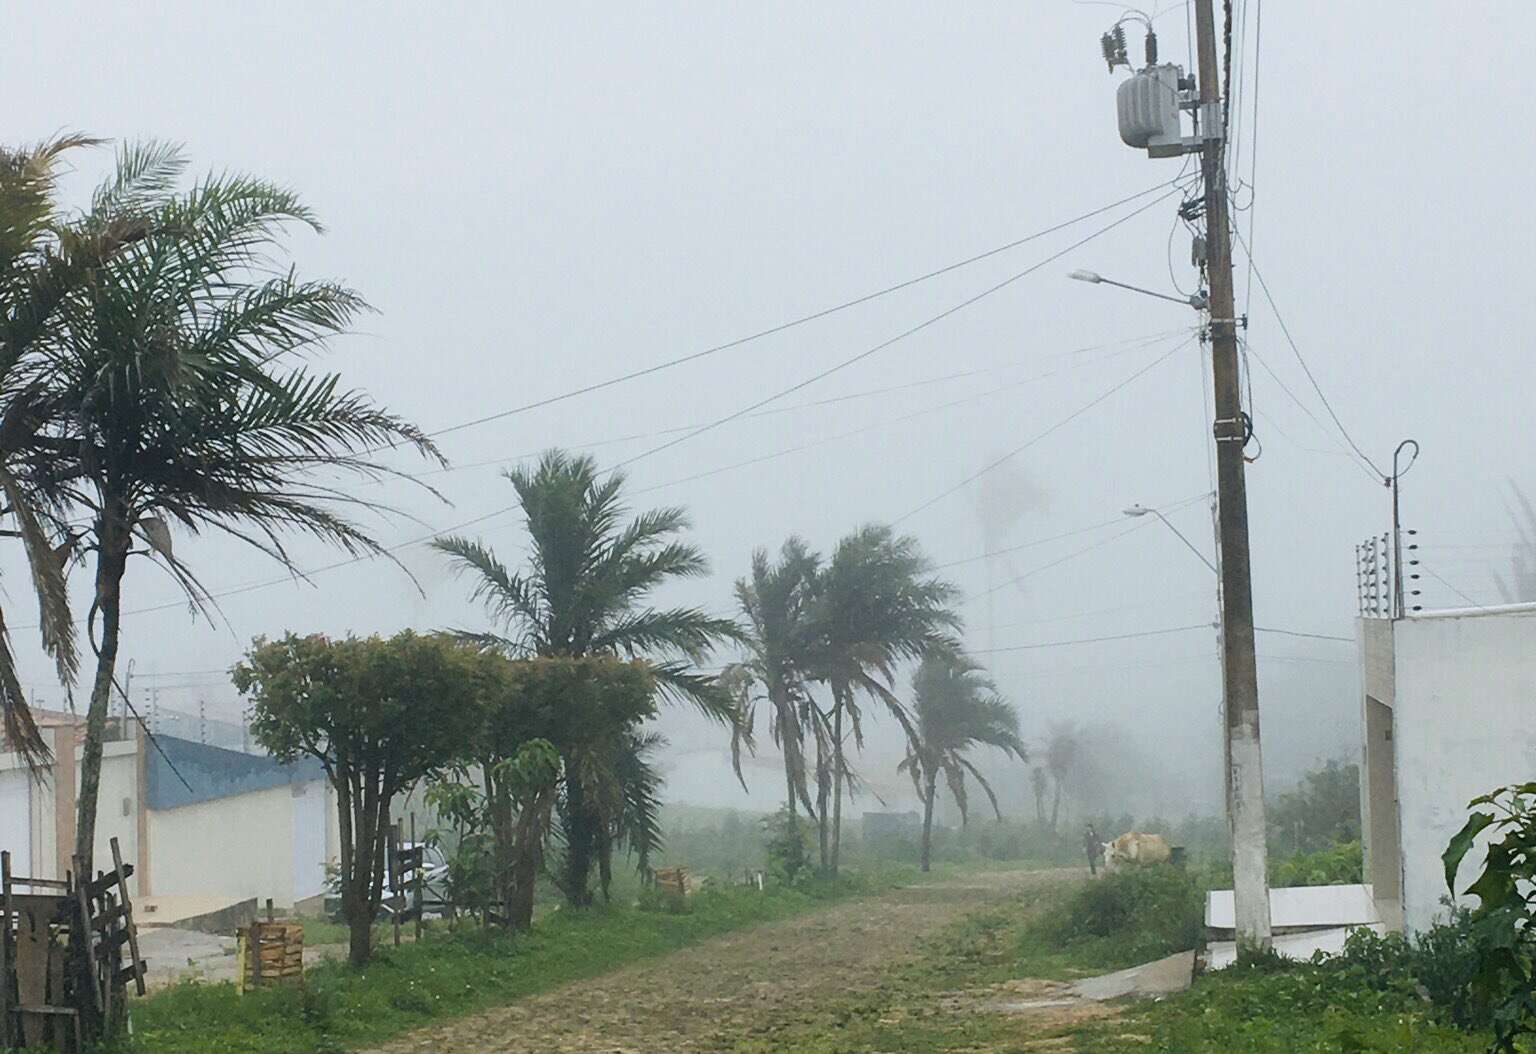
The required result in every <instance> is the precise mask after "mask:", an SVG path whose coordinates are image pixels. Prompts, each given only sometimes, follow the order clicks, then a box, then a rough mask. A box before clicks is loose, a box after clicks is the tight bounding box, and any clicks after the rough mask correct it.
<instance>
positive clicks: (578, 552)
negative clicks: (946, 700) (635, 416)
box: [433, 450, 739, 907]
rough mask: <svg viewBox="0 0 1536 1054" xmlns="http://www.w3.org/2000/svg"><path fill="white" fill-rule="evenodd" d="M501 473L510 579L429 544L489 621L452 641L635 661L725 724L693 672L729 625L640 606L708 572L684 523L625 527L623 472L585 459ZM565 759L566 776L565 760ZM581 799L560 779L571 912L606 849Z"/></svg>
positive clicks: (465, 553) (659, 513) (640, 519)
mask: <svg viewBox="0 0 1536 1054" xmlns="http://www.w3.org/2000/svg"><path fill="white" fill-rule="evenodd" d="M505 475H506V478H507V480H508V481H509V482H510V483H511V484H512V488H513V490H515V491H516V493H517V499H518V502H519V504H520V505H521V506H522V509H523V515H524V520H525V522H526V525H527V529H528V534H529V538H530V539H531V541H532V543H533V551H532V553H531V555H530V557H529V563H528V568H527V570H526V571H524V572H513V571H512V570H510V569H509V568H508V567H507V566H506V565H505V564H503V563H502V562H501V561H500V560H499V559H498V558H497V556H496V554H495V553H494V552H492V551H491V550H490V549H488V548H486V547H485V546H484V545H483V544H481V543H480V542H476V541H472V540H470V539H467V538H460V537H453V538H443V539H440V540H438V541H437V542H435V543H433V544H434V545H435V546H436V547H437V548H438V549H439V550H440V551H442V552H444V553H446V554H447V555H448V556H449V557H451V558H452V560H453V563H454V564H455V566H456V567H457V568H458V569H459V570H460V571H462V572H464V573H467V574H470V575H471V576H473V578H474V590H473V592H472V594H471V595H472V598H473V599H474V600H476V601H480V602H482V603H483V604H484V605H485V608H486V610H487V611H488V612H489V614H490V616H491V618H492V619H493V620H494V622H495V623H496V624H497V628H496V629H495V630H493V631H491V632H475V633H464V634H462V635H463V636H464V637H466V638H467V639H470V640H473V641H476V642H477V643H479V644H481V645H482V646H484V647H490V648H495V649H497V650H500V651H503V652H505V653H507V654H509V655H514V656H566V657H581V656H588V655H618V656H623V657H627V658H643V659H646V660H647V661H649V663H650V665H651V669H652V672H653V673H654V674H655V677H656V683H657V686H658V688H659V690H660V691H661V693H662V694H663V695H664V696H667V697H670V698H671V699H672V700H674V701H679V702H685V703H689V704H691V705H693V706H695V707H696V708H698V709H699V711H700V712H702V713H703V714H704V715H705V716H707V717H709V718H711V719H713V720H715V721H718V722H720V723H721V724H733V723H734V721H735V705H734V703H733V701H732V699H731V697H730V695H729V693H728V692H726V691H724V690H723V689H722V688H721V687H720V684H719V682H718V679H717V678H716V677H713V676H707V675H705V674H702V673H700V672H698V670H697V669H696V666H697V664H698V663H699V662H701V661H702V660H703V659H704V658H705V656H706V655H707V654H708V653H709V651H710V650H711V649H712V648H713V647H714V646H716V645H717V644H719V643H721V642H724V641H729V640H735V639H737V637H738V636H739V632H738V629H737V627H736V624H735V623H734V622H732V621H731V620H729V619H722V618H716V617H715V616H712V615H710V614H708V613H707V612H705V611H703V610H701V609H699V608H694V607H680V608H666V609H657V608H654V607H651V606H649V605H648V604H647V602H646V601H647V597H648V595H649V594H650V593H651V592H653V591H654V590H656V589H657V588H659V587H660V586H662V585H664V584H665V583H667V582H669V581H672V580H674V579H679V578H696V577H699V576H701V575H703V574H705V573H706V572H707V570H708V566H709V565H708V562H707V561H706V560H705V558H704V555H703V553H701V552H700V551H699V550H698V549H697V548H695V547H694V546H692V545H689V544H687V543H685V542H681V541H678V540H677V535H679V534H680V533H682V532H683V531H684V530H686V529H687V528H688V526H689V522H688V516H687V514H686V513H685V512H684V511H683V510H682V509H680V508H662V509H653V510H651V511H649V512H644V513H640V514H639V515H636V516H634V517H633V518H629V510H628V508H627V507H626V506H625V504H624V500H623V492H624V483H625V477H624V475H623V473H621V472H610V473H608V474H607V475H606V476H605V475H604V474H603V473H601V472H600V471H599V470H598V467H597V462H596V461H594V460H593V459H592V458H590V457H586V456H573V455H571V454H567V453H565V452H564V451H560V450H551V451H549V452H548V453H546V454H545V455H544V456H543V457H542V458H541V459H540V460H539V463H538V464H537V465H536V466H535V467H533V468H532V469H528V468H517V469H513V470H511V471H508V472H507V473H505ZM555 745H556V746H557V747H559V748H561V749H562V750H565V749H566V748H567V745H566V744H560V743H557V744H555ZM565 760H566V761H567V766H566V767H567V771H568V772H569V771H570V770H571V768H572V766H571V765H570V764H569V762H570V761H571V760H572V759H571V758H570V757H566V758H565ZM614 763H615V764H617V759H615V760H614ZM590 797H591V795H589V789H588V781H586V780H583V779H573V778H570V777H569V775H568V777H567V779H566V781H565V787H564V790H563V799H562V805H563V809H562V825H563V827H564V833H565V851H566V857H565V868H564V870H565V875H564V882H563V884H564V886H565V893H566V897H567V900H568V901H569V902H570V903H571V905H572V906H577V907H580V906H584V905H587V904H590V903H591V902H592V893H591V889H590V875H591V870H592V866H593V863H594V857H597V858H598V860H597V862H598V863H599V864H601V863H602V859H601V858H603V857H604V856H605V855H606V854H607V853H608V852H609V851H611V844H612V842H611V839H607V838H605V837H604V835H603V831H604V830H605V823H606V821H605V818H604V817H605V814H604V811H603V809H602V808H601V802H599V801H593V800H589V798H590Z"/></svg>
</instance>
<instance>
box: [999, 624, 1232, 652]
mask: <svg viewBox="0 0 1536 1054" xmlns="http://www.w3.org/2000/svg"><path fill="white" fill-rule="evenodd" d="M1210 628H1211V624H1210V623H1209V622H1197V623H1194V624H1193V625H1189V626H1172V627H1170V628H1168V629H1147V630H1141V631H1139V632H1136V633H1116V634H1112V635H1110V636H1106V637H1079V638H1078V639H1077V640H1053V641H1047V642H1045V643H1043V644H1013V645H1009V646H1008V647H1005V648H980V649H973V650H972V651H971V652H970V654H972V655H993V654H996V653H998V652H1011V651H1038V650H1040V649H1041V648H1070V647H1075V646H1077V645H1079V644H1104V643H1107V642H1109V641H1117V640H1138V639H1140V638H1142V637H1166V636H1169V635H1170V634H1173V633H1189V632H1190V631H1192V630H1197V629H1205V630H1208V629H1210Z"/></svg>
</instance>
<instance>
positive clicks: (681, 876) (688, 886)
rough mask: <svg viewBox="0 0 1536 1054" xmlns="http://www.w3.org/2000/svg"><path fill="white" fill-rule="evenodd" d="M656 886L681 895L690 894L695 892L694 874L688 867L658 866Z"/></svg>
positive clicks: (663, 890) (666, 891)
mask: <svg viewBox="0 0 1536 1054" xmlns="http://www.w3.org/2000/svg"><path fill="white" fill-rule="evenodd" d="M656 888H657V889H659V890H661V891H662V892H664V893H675V894H676V895H677V896H680V897H686V896H690V895H691V894H692V893H693V876H692V875H690V874H689V873H688V869H687V868H686V867H661V868H657V869H656Z"/></svg>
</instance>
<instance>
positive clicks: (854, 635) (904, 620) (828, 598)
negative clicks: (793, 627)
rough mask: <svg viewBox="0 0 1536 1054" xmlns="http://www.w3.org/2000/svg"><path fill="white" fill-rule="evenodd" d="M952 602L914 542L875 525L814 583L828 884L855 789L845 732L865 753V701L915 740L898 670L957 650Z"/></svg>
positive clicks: (853, 537) (850, 539) (811, 650)
mask: <svg viewBox="0 0 1536 1054" xmlns="http://www.w3.org/2000/svg"><path fill="white" fill-rule="evenodd" d="M957 595H958V594H957V591H956V589H955V587H954V586H952V585H950V584H949V583H947V582H944V581H942V580H941V579H938V578H934V577H932V576H931V575H930V574H929V564H928V560H927V558H926V557H924V556H923V553H922V549H921V548H920V546H919V545H918V543H917V540H916V539H915V538H911V537H907V536H898V535H896V534H895V532H893V531H892V530H891V528H890V527H887V526H884V525H878V524H872V525H869V526H865V527H861V528H859V529H858V530H857V531H855V532H854V533H853V534H850V535H848V536H847V537H845V538H843V539H842V540H841V541H840V542H838V544H837V548H836V550H835V551H834V552H833V554H832V558H831V560H830V561H828V563H827V567H826V570H825V571H824V572H823V573H822V574H821V575H820V576H819V577H818V579H817V583H816V592H815V599H814V602H813V603H812V605H811V615H810V620H809V621H810V634H809V637H810V643H809V645H808V649H807V655H808V658H807V664H808V666H809V667H810V669H811V670H812V675H813V677H814V678H815V679H816V680H819V681H821V682H823V683H825V684H826V685H827V686H828V687H829V688H830V689H831V694H832V710H831V714H830V715H828V717H827V720H826V726H827V728H826V739H827V759H828V764H827V765H826V766H825V770H824V771H823V772H822V773H821V777H822V778H821V779H819V780H818V795H819V798H820V800H819V801H818V803H817V804H818V809H817V812H818V814H819V818H820V820H821V832H820V833H821V843H822V851H823V859H822V867H823V869H824V870H826V871H828V872H830V873H832V874H836V873H837V867H838V855H839V842H840V840H841V836H842V810H843V788H844V786H845V785H846V786H848V787H849V789H850V791H851V789H852V780H853V772H852V770H851V768H850V767H849V765H848V759H847V744H846V741H845V740H846V736H845V732H844V726H845V725H846V726H847V727H848V730H849V732H851V734H852V736H853V739H854V744H855V746H857V747H860V748H862V747H863V744H864V733H863V725H862V718H863V714H862V711H861V709H860V706H859V699H860V697H861V696H863V697H866V698H868V699H870V700H871V701H873V702H874V703H875V704H876V705H877V706H878V707H880V708H881V709H883V710H884V711H885V712H886V713H888V714H890V715H891V716H892V717H894V718H895V719H896V721H897V722H898V723H900V725H901V727H902V731H903V732H904V733H905V734H906V737H907V739H908V740H909V741H912V740H915V739H916V729H915V727H914V726H913V724H912V721H911V717H910V715H909V714H908V713H907V710H906V707H905V706H904V705H903V704H902V702H901V700H900V699H898V698H897V697H896V693H895V678H896V673H897V668H898V666H899V665H900V664H901V663H903V662H906V661H913V660H917V659H920V658H922V657H923V656H924V655H926V654H928V653H929V652H932V651H938V650H944V649H949V650H958V649H959V644H958V642H957V641H956V640H955V639H954V637H953V632H954V631H956V630H958V629H959V628H960V626H961V620H960V617H959V616H958V615H957V614H955V612H954V611H953V610H951V608H950V606H949V605H950V604H951V602H953V601H954V599H955V598H956V596H957ZM829 784H830V786H829ZM829 791H830V793H831V796H832V804H831V823H830V828H829V825H828V823H827V802H826V797H827V794H828V792H829ZM829 842H830V846H829V845H828V843H829Z"/></svg>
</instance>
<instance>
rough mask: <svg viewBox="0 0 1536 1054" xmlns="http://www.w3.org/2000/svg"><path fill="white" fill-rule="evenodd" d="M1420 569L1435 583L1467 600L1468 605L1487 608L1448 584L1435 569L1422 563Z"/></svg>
mask: <svg viewBox="0 0 1536 1054" xmlns="http://www.w3.org/2000/svg"><path fill="white" fill-rule="evenodd" d="M1419 569H1420V570H1421V571H1423V572H1424V573H1425V574H1427V575H1428V576H1429V577H1430V578H1433V579H1434V580H1435V581H1437V582H1439V583H1440V584H1441V585H1443V586H1444V587H1445V588H1447V589H1449V590H1450V591H1451V592H1452V593H1455V594H1456V595H1457V596H1459V597H1461V599H1463V600H1465V601H1466V602H1467V603H1468V604H1471V605H1472V606H1473V607H1475V608H1481V607H1484V606H1485V605H1483V604H1479V603H1478V602H1477V601H1475V600H1473V599H1472V598H1471V597H1469V596H1467V594H1465V593H1463V592H1462V591H1461V590H1460V589H1458V588H1456V587H1455V586H1454V585H1452V584H1451V583H1450V582H1447V581H1446V580H1445V579H1444V578H1442V577H1441V576H1440V574H1439V573H1438V572H1437V571H1436V570H1435V569H1434V568H1433V567H1429V566H1428V565H1426V564H1423V563H1420V564H1419Z"/></svg>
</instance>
